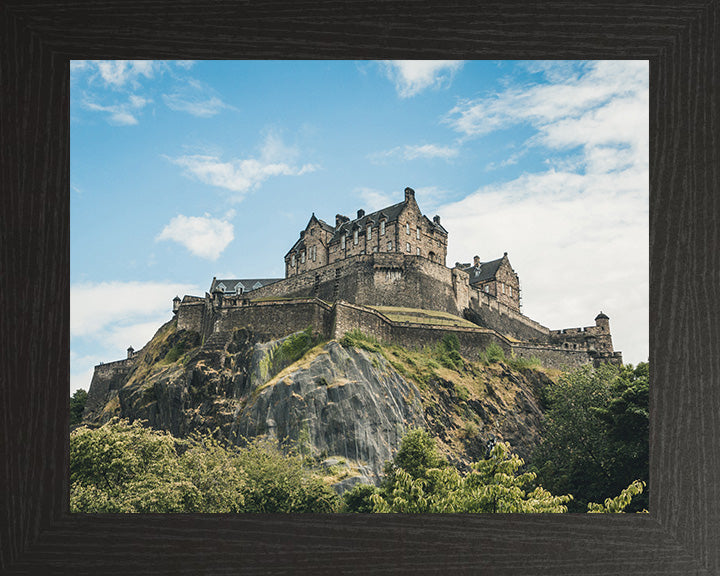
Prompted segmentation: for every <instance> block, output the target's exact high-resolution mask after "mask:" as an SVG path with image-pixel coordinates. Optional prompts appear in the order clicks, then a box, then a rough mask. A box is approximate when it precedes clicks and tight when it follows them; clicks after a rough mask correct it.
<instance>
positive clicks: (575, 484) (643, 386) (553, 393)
mask: <svg viewBox="0 0 720 576" xmlns="http://www.w3.org/2000/svg"><path fill="white" fill-rule="evenodd" d="M648 380H649V366H648V364H647V363H641V364H639V365H638V366H637V368H633V367H632V366H631V365H628V366H625V367H623V368H617V367H614V366H610V365H603V366H601V367H600V368H596V369H594V368H591V367H584V368H580V369H578V370H575V371H573V372H570V373H568V374H566V375H564V376H563V377H562V378H561V379H560V380H559V381H558V382H557V383H555V384H553V385H551V386H549V387H548V388H546V389H545V392H544V403H545V404H546V407H547V410H546V414H545V425H544V430H543V433H542V437H543V442H542V443H541V444H540V446H539V447H538V449H537V450H536V451H535V453H534V454H533V458H532V464H533V466H534V468H535V469H536V470H537V472H538V477H539V478H540V481H541V482H542V484H543V486H546V487H547V488H548V489H550V490H552V491H558V492H571V493H572V494H574V495H575V502H574V504H573V506H571V511H577V512H581V511H584V510H585V508H586V505H587V504H588V503H589V502H600V501H604V500H605V499H606V498H610V497H611V496H612V495H614V494H618V492H619V491H620V490H621V489H622V488H623V487H625V486H628V484H630V483H631V482H633V481H635V480H640V481H641V482H645V483H647V480H648V460H649V454H648V440H649V438H648V432H649V418H648V407H649V384H648ZM647 506H648V497H647V494H646V493H645V494H642V495H639V497H638V498H636V499H635V500H634V501H633V503H632V505H631V506H630V510H632V511H638V510H642V509H643V508H647Z"/></svg>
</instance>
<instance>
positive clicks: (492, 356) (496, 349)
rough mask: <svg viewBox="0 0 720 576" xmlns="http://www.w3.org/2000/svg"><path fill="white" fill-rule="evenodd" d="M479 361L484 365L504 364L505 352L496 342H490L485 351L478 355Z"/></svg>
mask: <svg viewBox="0 0 720 576" xmlns="http://www.w3.org/2000/svg"><path fill="white" fill-rule="evenodd" d="M480 361H481V362H482V363H483V364H485V365H490V364H495V363H496V362H504V361H505V352H504V351H503V349H502V348H501V347H500V345H499V344H498V343H497V342H491V343H490V345H489V346H488V347H487V348H485V351H484V352H481V353H480Z"/></svg>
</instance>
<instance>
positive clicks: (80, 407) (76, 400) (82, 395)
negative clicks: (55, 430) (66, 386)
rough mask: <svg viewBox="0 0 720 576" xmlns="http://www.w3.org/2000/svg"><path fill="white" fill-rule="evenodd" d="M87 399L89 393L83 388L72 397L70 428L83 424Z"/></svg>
mask: <svg viewBox="0 0 720 576" xmlns="http://www.w3.org/2000/svg"><path fill="white" fill-rule="evenodd" d="M87 397H88V393H87V392H86V391H85V390H83V389H82V388H79V389H78V390H76V391H75V394H73V395H72V396H71V397H70V426H78V425H79V424H80V422H82V416H83V411H84V410H85V404H87Z"/></svg>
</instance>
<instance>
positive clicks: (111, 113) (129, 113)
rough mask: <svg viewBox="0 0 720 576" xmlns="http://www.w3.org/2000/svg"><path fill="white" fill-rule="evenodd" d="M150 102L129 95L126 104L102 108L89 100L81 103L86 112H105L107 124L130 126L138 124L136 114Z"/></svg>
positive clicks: (134, 95)
mask: <svg viewBox="0 0 720 576" xmlns="http://www.w3.org/2000/svg"><path fill="white" fill-rule="evenodd" d="M150 102H152V100H147V99H146V98H143V97H142V96H137V95H136V94H131V95H130V96H129V97H128V99H127V101H126V102H121V103H118V104H111V105H109V106H103V105H102V104H97V103H95V102H92V101H90V100H86V101H85V102H83V106H84V107H85V108H87V109H88V110H93V111H96V112H105V113H106V114H107V115H108V122H110V123H111V124H117V125H119V126H132V125H134V124H137V123H138V119H137V115H138V113H139V112H140V111H141V110H142V109H143V108H144V107H145V106H146V105H147V104H149V103H150Z"/></svg>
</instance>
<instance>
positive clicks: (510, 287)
mask: <svg viewBox="0 0 720 576" xmlns="http://www.w3.org/2000/svg"><path fill="white" fill-rule="evenodd" d="M508 290H509V291H510V296H512V286H508Z"/></svg>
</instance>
